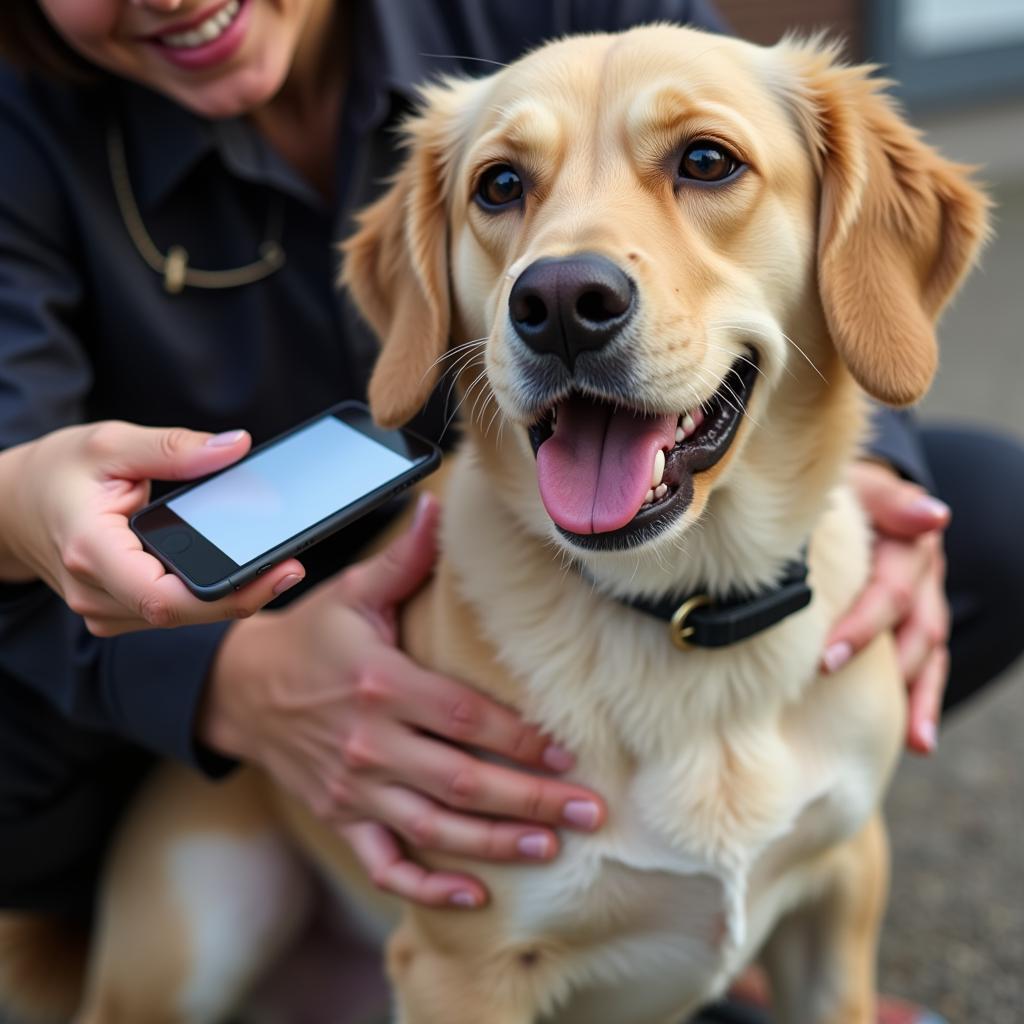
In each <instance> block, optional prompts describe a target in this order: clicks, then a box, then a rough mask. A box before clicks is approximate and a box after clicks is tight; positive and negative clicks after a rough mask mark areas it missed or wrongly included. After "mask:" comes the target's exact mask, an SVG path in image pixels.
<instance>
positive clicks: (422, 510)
mask: <svg viewBox="0 0 1024 1024" xmlns="http://www.w3.org/2000/svg"><path fill="white" fill-rule="evenodd" d="M429 505H430V495H429V494H421V495H420V496H419V497H418V498H417V499H416V513H415V515H413V518H412V525H413V526H419V524H420V520H421V519H422V518H423V516H424V515H425V514H426V511H427V508H428V506H429Z"/></svg>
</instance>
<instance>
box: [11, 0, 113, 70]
mask: <svg viewBox="0 0 1024 1024" xmlns="http://www.w3.org/2000/svg"><path fill="white" fill-rule="evenodd" d="M0 57H2V58H3V59H4V60H6V61H7V62H8V63H9V64H12V65H14V66H15V67H17V68H21V69H22V70H24V71H32V72H36V73H38V74H42V75H47V76H49V77H51V78H53V77H56V78H64V79H72V80H73V81H77V82H83V81H89V80H90V79H92V78H95V76H96V70H95V68H93V66H92V65H91V64H90V63H89V62H88V61H86V60H84V59H83V58H81V57H79V56H78V54H77V53H75V51H74V50H72V49H71V47H70V46H68V44H67V43H65V42H64V40H63V39H61V37H60V36H59V35H58V34H57V32H56V30H55V29H54V27H53V26H52V25H51V24H50V23H49V21H47V20H46V15H45V14H43V12H42V11H41V10H40V8H39V4H38V3H37V0H0Z"/></svg>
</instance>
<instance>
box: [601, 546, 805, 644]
mask: <svg viewBox="0 0 1024 1024" xmlns="http://www.w3.org/2000/svg"><path fill="white" fill-rule="evenodd" d="M616 600H617V601H619V602H620V603H621V604H624V605H627V606H628V607H630V608H635V609H636V610H637V611H641V612H646V613H647V614H648V615H653V616H655V617H656V618H659V619H661V620H662V621H664V622H667V623H668V632H669V637H670V638H671V640H672V643H674V644H675V645H676V647H678V648H679V649H680V650H683V651H685V650H687V649H688V648H690V647H727V646H728V645H729V644H735V643H738V642H739V641H740V640H746V639H747V638H748V637H752V636H754V635H756V634H757V633H760V632H761V631H762V630H764V629H768V627H769V626H774V625H775V624H776V623H777V622H781V621H782V620H783V619H785V618H787V617H788V616H790V615H792V614H793V613H794V612H798V611H800V609H801V608H806V607H807V605H808V604H810V602H811V588H810V587H809V586H808V584H807V558H806V556H804V557H802V558H799V559H795V560H794V561H792V562H787V563H786V571H785V573H784V575H783V577H782V579H781V580H780V581H779V583H778V584H777V585H776V586H774V587H772V588H771V589H769V590H762V591H760V592H759V593H756V594H754V595H753V596H743V597H735V598H734V597H730V596H726V597H725V598H724V599H723V600H721V601H716V600H714V599H713V598H712V597H710V596H709V595H707V594H704V593H696V594H690V595H688V596H687V597H678V596H675V597H666V598H662V599H661V600H658V601H649V600H647V599H645V598H642V597H619V598H616Z"/></svg>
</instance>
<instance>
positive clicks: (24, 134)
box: [0, 0, 924, 907]
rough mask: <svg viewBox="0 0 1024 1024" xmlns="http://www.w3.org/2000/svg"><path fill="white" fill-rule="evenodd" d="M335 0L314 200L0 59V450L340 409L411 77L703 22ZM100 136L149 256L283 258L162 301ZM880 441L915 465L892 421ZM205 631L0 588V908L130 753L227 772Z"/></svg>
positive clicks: (41, 869)
mask: <svg viewBox="0 0 1024 1024" xmlns="http://www.w3.org/2000/svg"><path fill="white" fill-rule="evenodd" d="M355 8H356V11H357V12H358V13H357V14H356V20H357V24H356V25H355V28H354V30H353V33H352V39H351V47H352V51H351V52H352V67H353V76H352V82H351V85H350V87H349V92H348V95H347V97H346V101H345V104H344V108H343V111H342V115H341V117H342V123H341V126H340V132H339V143H338V144H339V153H338V161H337V166H338V177H337V181H336V200H335V202H334V203H333V204H331V205H329V204H327V203H326V202H325V201H324V200H323V199H322V198H321V196H320V195H319V194H318V193H317V192H316V191H315V190H314V189H312V188H311V187H310V185H309V184H308V183H307V182H305V181H304V180H303V179H302V178H301V177H300V176H299V175H298V174H297V173H296V172H295V171H294V170H293V169H292V168H291V167H290V166H289V165H287V164H286V163H285V162H284V161H283V160H282V159H281V158H280V157H279V156H278V155H277V154H276V153H275V152H274V151H273V150H271V149H270V148H269V147H268V146H267V145H266V144H265V143H264V142H263V140H262V139H261V138H260V137H259V136H258V135H257V134H255V133H254V132H253V131H252V130H251V128H250V127H249V125H248V124H247V123H246V122H245V121H244V120H241V119H239V120H231V121H224V122H218V123H211V122H206V121H203V120H201V119H199V118H197V117H195V116H194V115H192V114H190V113H188V112H186V111H185V110H183V109H182V108H180V107H178V106H176V105H174V104H173V103H171V102H170V101H168V100H166V99H164V98H162V97H161V96H159V95H156V94H154V93H152V92H149V91H147V90H145V89H142V88H141V87H138V86H135V85H130V84H128V83H125V82H121V81H101V82H100V83H98V84H97V85H95V86H92V87H81V86H76V87H71V86H67V85H63V84H59V83H50V82H42V81H38V80H34V79H25V78H22V77H20V76H18V75H16V74H15V73H14V72H12V71H10V70H9V69H6V68H2V67H0V447H4V446H8V445H11V444H16V443H18V442H20V441H24V440H28V439H30V438H34V437H37V436H39V435H40V434H43V433H46V432H47V431H50V430H53V429H54V428H57V427H61V426H64V425H67V424H70V423H77V422H81V421H85V420H94V419H105V418H111V417H116V418H122V419H126V420H129V421H132V422H136V423H142V424H153V425H171V424H181V425H186V426H190V427H194V428H197V429H205V430H212V431H219V430H225V429H231V428H235V427H239V426H242V427H246V428H248V429H249V430H250V431H251V432H252V434H253V437H254V439H255V441H256V442H259V441H261V440H264V439H266V438H268V437H271V436H273V435H274V434H275V433H277V432H279V431H281V430H283V429H285V428H286V427H289V426H291V425H293V424H295V423H296V422H298V421H300V420H302V419H304V418H306V417H308V416H310V415H312V414H313V413H315V412H317V411H318V410H320V409H322V408H324V407H326V406H328V405H330V404H331V403H334V402H337V401H339V400H341V399H342V398H347V397H353V396H362V395H363V393H364V391H365V386H366V382H367V379H368V375H369V370H370V366H371V363H372V360H373V356H374V342H373V339H372V338H371V337H370V335H369V333H368V332H367V330H366V329H365V328H364V327H363V326H362V325H361V324H360V323H359V322H358V320H357V318H356V317H355V315H354V313H353V311H352V310H351V309H350V308H349V307H348V306H347V304H346V301H345V299H344V297H343V296H342V295H341V294H339V293H338V292H337V291H336V290H335V289H334V287H333V285H332V282H333V279H334V277H335V274H336V270H337V267H336V257H335V255H334V253H335V249H334V243H335V242H336V241H337V240H338V239H339V238H342V237H344V236H345V234H347V232H348V231H349V230H350V224H351V215H352V212H353V211H354V210H355V209H357V208H359V207H361V206H362V205H364V204H365V203H366V202H368V201H369V200H370V199H372V198H373V197H374V196H375V195H376V194H377V192H378V191H379V189H380V187H381V182H382V181H383V180H384V179H385V178H386V177H387V175H388V173H389V172H390V171H391V170H393V169H394V165H395V160H396V154H395V150H394V146H393V135H392V133H390V131H389V128H390V127H392V126H393V124H394V121H395V119H396V118H397V117H398V116H399V115H400V114H401V113H402V112H404V111H405V110H406V109H408V106H409V103H410V101H411V98H412V96H413V86H414V85H415V83H417V82H419V81H422V80H423V79H424V78H426V77H428V76H429V75H430V74H431V73H432V72H435V71H437V70H443V71H453V70H460V69H461V70H464V71H466V72H468V73H470V74H477V73H480V72H481V69H483V70H486V69H487V64H481V63H477V62H475V61H460V60H453V59H449V58H442V57H440V56H438V55H468V56H471V57H477V58H484V59H486V60H491V61H495V60H496V61H507V60H510V59H512V58H514V57H515V56H516V55H517V54H519V53H520V52H521V51H522V50H523V49H524V48H526V47H529V46H532V45H535V44H536V43H538V42H540V41H542V40H544V39H546V38H549V37H551V36H554V35H558V34H561V33H565V32H572V31H585V30H593V29H616V28H623V27H626V26H628V25H630V24H635V23H639V22H644V21H653V20H657V19H673V20H678V21H689V22H691V23H692V24H696V25H699V26H702V27H707V28H713V29H720V28H722V27H723V26H722V25H721V23H720V22H719V21H718V20H717V17H716V16H715V14H714V12H713V10H712V9H711V8H710V7H709V6H708V5H707V3H706V2H705V0H620V2H615V0H537V2H519V3H511V4H509V3H497V2H481V0H431V2H428V0H415V2H413V0H409V2H401V0H377V2H374V3H370V2H365V3H360V4H357V5H355ZM339 45H346V43H344V42H341V41H339ZM112 122H113V123H116V125H117V126H118V127H119V130H120V132H121V134H122V136H123V138H124V140H125V146H126V152H127V160H128V167H129V175H130V181H131V186H132V190H133V192H134V194H135V197H136V199H137V201H138V205H139V207H140V209H141V212H142V216H143V219H144V222H145V225H146V229H147V231H148V232H149V234H150V235H151V236H152V237H153V239H154V240H155V241H156V244H157V246H158V247H159V248H160V249H161V251H166V250H167V249H168V248H169V247H170V246H171V245H172V244H180V245H184V246H185V248H186V249H187V250H188V252H189V253H190V254H191V262H192V264H193V265H195V266H197V267H203V268H222V267H236V266H239V265H242V264H245V263H247V262H249V261H251V260H252V259H253V258H254V254H255V252H256V250H257V248H258V246H259V244H260V243H261V242H262V241H263V240H264V238H265V237H266V231H267V224H268V218H269V217H271V216H272V215H273V214H274V212H275V211H277V210H280V211H283V215H284V228H283V237H282V243H283V247H284V250H285V252H286V256H287V263H286V265H285V267H284V268H283V269H282V270H281V271H279V272H278V273H276V274H275V275H274V276H272V277H270V278H268V279H267V280H265V281H263V282H261V283H258V284H253V285H249V286H245V287H239V288H234V289H230V290H226V291H202V290H198V289H186V290H185V291H184V292H183V293H181V294H179V295H173V296H172V295H168V294H167V293H166V292H165V291H164V289H163V286H162V281H161V279H160V277H159V276H158V275H157V274H156V273H154V272H153V271H152V270H151V269H150V268H149V267H148V266H147V265H146V264H145V263H144V262H143V260H142V259H141V258H140V256H139V254H138V252H137V251H136V249H135V248H134V247H133V244H132V242H131V241H130V239H129V237H128V234H127V232H126V230H125V226H124V223H123V220H122V218H121V216H120V214H119V212H118V208H117V205H116V202H115V194H114V191H113V188H112V183H111V170H110V167H109V164H108V157H107V149H106V141H107V132H108V130H109V127H110V125H111V123H112ZM880 447H881V450H882V452H883V453H884V454H885V455H887V457H889V458H890V460H891V461H894V462H896V463H897V464H898V465H900V466H901V468H903V469H904V470H905V471H907V472H909V473H910V474H911V475H916V476H918V477H919V478H920V477H921V476H922V475H923V474H924V469H923V466H922V464H921V463H920V460H918V459H917V457H916V455H915V453H914V444H913V436H912V435H911V434H909V433H908V432H907V431H906V430H901V429H899V423H898V422H896V421H894V420H890V426H889V428H888V429H887V431H886V434H885V441H884V444H882V445H881V446H880ZM0 500H2V496H0ZM364 540H365V530H364V531H362V532H360V531H355V532H349V533H347V534H346V535H344V536H342V537H340V538H338V539H337V540H336V542H335V543H333V544H329V545H325V546H323V547H322V548H320V549H318V550H317V552H316V555H315V556H314V561H318V562H319V572H317V568H318V567H317V565H316V564H314V565H313V566H311V569H312V571H311V573H310V577H311V578H316V577H317V576H318V575H322V574H323V573H325V572H329V571H335V570H337V568H338V567H340V566H341V565H343V564H344V563H345V561H346V560H347V559H348V557H349V556H350V553H351V552H353V551H356V550H358V548H359V546H360V545H361V544H362V542H363V541H364ZM227 628H228V627H227V626H226V625H211V626H200V627H193V628H186V629H178V630H174V631H169V632H159V631H152V632H142V633H135V634H131V635H127V636H122V637H117V638H114V639H106V640H100V639H96V638H94V637H92V636H90V635H89V634H88V633H87V632H86V630H85V628H84V626H83V624H82V622H81V620H80V619H79V618H78V617H77V616H75V615H74V614H72V613H71V612H70V611H69V610H68V609H67V607H66V606H65V605H64V604H63V603H62V602H61V601H60V600H59V599H58V598H57V597H55V596H54V595H53V594H52V593H51V592H50V591H49V590H48V589H47V588H46V587H45V586H44V585H43V584H33V585H27V586H20V587H11V586H8V587H0V906H2V905H4V904H6V905H20V906H37V907H45V906H52V907H67V906H70V905H71V904H73V903H75V902H76V901H80V900H81V899H82V897H83V894H87V893H88V891H89V889H90V887H91V879H92V877H93V872H94V870H95V866H96V863H97V862H98V858H99V857H100V855H101V851H102V849H103V846H104V844H105V842H106V839H107V836H108V835H109V832H110V828H111V825H112V822H113V821H114V820H115V819H116V816H117V814H118V811H119V809H120V807H121V806H123V801H124V799H125V798H126V795H127V793H128V792H129V791H130V789H131V787H132V786H133V785H134V783H135V781H136V780H137V779H138V778H139V776H140V773H141V772H142V771H143V770H144V768H145V766H146V764H147V763H148V762H149V760H150V758H151V757H152V755H154V754H155V755H159V756H162V757H171V758H177V759H179V760H183V761H186V762H191V763H193V764H195V765H197V766H198V767H200V768H202V769H204V770H206V771H208V772H209V773H211V774H216V773H219V772H221V771H223V770H225V769H226V767H227V766H228V763H227V762H224V761H222V760H221V759H220V758H218V757H217V756H216V755H214V754H213V753H212V752H209V751H204V750H202V749H201V748H199V747H198V745H197V744H196V742H195V740H194V737H193V719H194V716H195V713H196V709H197V706H198V702H199V700H200V697H201V694H202V689H203V685H204V681H205V678H206V675H207V672H208V669H209V666H210V663H211V660H212V658H213V656H214V653H215V651H216V649H217V646H218V644H219V643H220V641H221V639H222V637H223V635H224V632H225V630H226V629H227Z"/></svg>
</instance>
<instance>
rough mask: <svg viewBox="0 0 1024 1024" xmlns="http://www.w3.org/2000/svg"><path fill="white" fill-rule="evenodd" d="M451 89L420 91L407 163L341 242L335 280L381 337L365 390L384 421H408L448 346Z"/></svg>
mask: <svg viewBox="0 0 1024 1024" xmlns="http://www.w3.org/2000/svg"><path fill="white" fill-rule="evenodd" d="M456 91H457V87H456V86H454V85H451V86H432V87H430V88H429V89H427V90H426V91H425V92H424V106H423V110H422V112H421V113H419V114H418V115H416V116H415V117H413V118H411V119H410V120H408V121H407V122H406V124H405V125H404V126H403V128H404V134H405V137H406V142H407V145H408V149H409V152H408V155H407V157H406V160H405V163H404V164H403V166H402V168H401V170H400V171H399V172H398V174H397V176H396V177H395V179H394V181H393V182H392V184H391V187H390V188H389V189H388V191H387V192H386V193H385V194H384V195H383V196H382V197H381V198H380V199H378V200H377V201H376V202H375V203H373V204H372V205H371V206H369V207H367V208H366V209H365V210H364V211H363V212H362V213H361V214H360V216H359V218H358V225H359V226H358V229H357V230H356V232H355V234H354V235H352V236H351V237H350V238H349V239H348V240H347V241H346V242H345V243H344V244H343V245H342V252H343V254H344V264H343V269H342V283H343V284H345V285H347V287H348V288H349V290H350V292H351V294H352V297H353V299H354V300H355V304H356V306H357V308H358V309H359V312H360V313H361V314H362V315H363V316H364V317H365V318H366V321H367V322H368V323H369V325H370V326H371V327H372V328H373V330H374V333H376V335H377V337H378V339H379V340H380V343H381V353H380V356H379V357H378V359H377V363H376V365H375V367H374V370H373V376H372V377H371V379H370V386H369V399H370V407H371V409H372V410H373V416H374V419H376V420H377V422H378V423H380V424H382V425H383V426H386V427H397V426H401V425H402V424H403V423H406V422H408V421H409V420H410V419H412V417H413V416H415V414H416V413H417V412H418V411H419V409H420V408H421V407H422V406H423V404H424V403H425V402H426V400H427V399H428V398H429V397H430V392H431V391H432V390H433V388H434V385H435V384H436V383H437V378H438V375H439V372H440V370H439V366H438V360H439V359H440V358H441V356H442V355H443V354H444V351H445V349H446V348H447V347H448V334H449V330H450V327H451V312H450V300H449V294H448V228H447V211H446V202H447V194H448V180H449V177H450V173H451V168H450V162H451V160H452V157H453V154H454V151H455V149H456V145H457V137H456V132H455V130H454V121H455V118H456V110H455V107H456V103H455V97H456Z"/></svg>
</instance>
